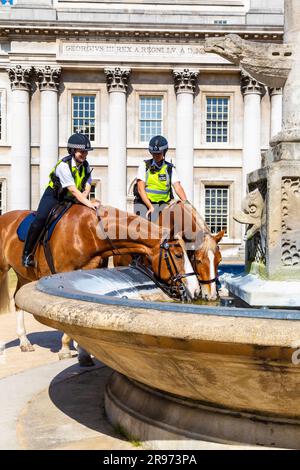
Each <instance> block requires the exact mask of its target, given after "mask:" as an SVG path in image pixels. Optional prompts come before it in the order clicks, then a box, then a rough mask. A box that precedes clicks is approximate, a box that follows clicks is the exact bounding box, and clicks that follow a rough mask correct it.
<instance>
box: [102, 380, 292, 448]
mask: <svg viewBox="0 0 300 470" xmlns="http://www.w3.org/2000/svg"><path fill="white" fill-rule="evenodd" d="M105 410H106V414H107V417H108V419H109V421H110V422H111V423H112V424H113V425H114V426H116V427H118V428H119V429H122V431H123V433H124V434H125V435H126V437H127V438H129V439H130V440H135V441H136V440H139V441H142V442H143V444H144V445H146V446H147V447H150V448H152V449H162V450H165V449H169V450H170V449H181V450H187V449H193V450H194V449H226V448H227V449H228V448H233V447H232V446H234V447H238V446H241V445H243V448H245V445H246V446H248V445H249V446H250V447H251V448H253V447H252V446H264V447H281V448H293V449H294V448H295V449H296V448H297V449H299V448H300V422H298V421H297V422H296V421H294V420H293V421H292V420H290V421H289V420H286V421H285V420H283V419H276V418H274V419H273V418H269V417H264V416H258V415H254V414H253V415H252V414H250V413H240V412H237V411H234V410H229V409H228V410H227V409H218V408H213V407H210V406H206V405H203V404H201V403H199V402H196V401H192V400H186V399H182V398H180V397H178V396H174V395H170V394H167V393H164V392H161V391H159V390H155V389H152V388H150V387H148V386H145V385H142V384H140V383H138V382H135V381H133V380H129V379H128V378H127V377H125V376H123V375H121V374H119V373H114V374H113V375H112V376H111V378H110V381H109V383H108V385H107V388H106V394H105Z"/></svg>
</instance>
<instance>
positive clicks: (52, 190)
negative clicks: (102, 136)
mask: <svg viewBox="0 0 300 470" xmlns="http://www.w3.org/2000/svg"><path fill="white" fill-rule="evenodd" d="M67 148H68V155H67V156H66V157H64V158H63V159H62V160H59V162H58V163H57V164H56V165H55V167H54V168H53V169H52V171H51V172H50V175H49V176H50V181H49V184H48V186H47V188H46V190H45V192H44V194H43V196H42V198H41V200H40V203H39V207H38V209H37V213H36V217H35V220H34V221H33V222H32V224H31V226H30V229H29V232H28V235H27V238H26V241H25V245H24V250H23V258H22V262H23V265H24V266H25V267H26V268H29V267H34V266H35V260H34V252H35V248H36V245H37V242H38V239H39V235H40V234H41V231H42V229H43V228H44V225H45V222H46V220H47V218H48V215H49V213H50V211H51V209H52V208H53V207H54V206H56V205H57V204H58V203H59V202H61V201H64V200H69V201H74V202H79V203H81V204H83V205H85V206H87V207H89V208H90V209H93V210H96V208H97V206H98V205H99V203H93V202H91V201H90V200H89V199H88V196H89V193H90V189H91V171H90V167H89V164H88V162H87V160H86V157H87V154H88V152H89V151H90V150H93V149H92V148H91V143H90V140H89V138H88V137H87V136H86V135H84V134H73V135H71V137H70V138H69V140H68V144H67Z"/></svg>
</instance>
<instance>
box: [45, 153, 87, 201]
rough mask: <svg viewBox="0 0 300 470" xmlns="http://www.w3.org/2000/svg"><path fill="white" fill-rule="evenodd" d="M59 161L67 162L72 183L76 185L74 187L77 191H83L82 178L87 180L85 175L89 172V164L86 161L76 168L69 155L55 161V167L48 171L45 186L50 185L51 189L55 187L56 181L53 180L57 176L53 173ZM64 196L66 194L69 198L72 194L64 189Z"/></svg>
mask: <svg viewBox="0 0 300 470" xmlns="http://www.w3.org/2000/svg"><path fill="white" fill-rule="evenodd" d="M61 162H64V163H68V165H69V168H70V171H71V173H72V176H73V178H74V185H75V186H76V188H77V189H78V190H79V191H83V190H84V187H83V182H84V180H85V182H86V180H87V178H86V177H87V173H89V165H88V163H87V162H86V164H83V165H82V166H81V167H80V169H78V168H77V166H76V165H73V162H74V160H73V158H72V157H71V156H67V157H64V158H62V159H61V160H59V161H58V162H57V164H56V165H55V167H54V168H53V169H52V170H51V171H50V174H49V178H50V181H49V183H48V186H47V187H50V188H52V189H53V188H55V187H56V185H57V182H56V181H55V178H57V180H59V178H58V177H57V176H56V175H55V171H56V168H57V167H58V165H59V164H60V163H61ZM58 184H59V183H58ZM84 186H85V185H84ZM65 196H67V197H69V198H70V197H73V196H72V194H71V193H70V192H69V191H66V194H65Z"/></svg>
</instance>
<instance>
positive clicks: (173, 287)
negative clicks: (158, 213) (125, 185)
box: [96, 208, 197, 301]
mask: <svg viewBox="0 0 300 470" xmlns="http://www.w3.org/2000/svg"><path fill="white" fill-rule="evenodd" d="M96 215H97V219H98V221H99V224H100V227H101V231H102V233H103V234H105V236H106V240H107V241H108V243H109V245H110V247H111V251H112V254H113V256H122V255H124V254H125V253H124V252H122V253H121V252H120V251H119V249H118V248H117V247H116V246H114V244H113V242H112V240H111V238H110V237H109V235H108V234H107V233H106V232H105V230H104V228H103V225H102V219H101V216H100V214H99V212H98V208H97V209H96ZM171 246H181V248H183V247H182V245H181V244H180V242H179V241H178V240H174V241H169V240H168V239H167V238H165V239H164V240H163V241H162V242H161V244H160V247H159V260H158V274H157V275H156V274H155V273H154V272H153V271H152V270H151V269H150V268H149V267H148V266H145V265H144V264H143V263H142V256H145V255H140V254H138V255H134V254H133V253H130V254H131V255H133V261H132V262H131V263H130V266H131V267H134V268H136V269H138V270H139V271H141V272H143V273H144V274H146V276H148V277H149V278H150V279H151V280H152V281H153V282H154V283H155V284H156V285H157V286H158V287H159V288H160V289H161V290H162V291H164V292H165V293H166V294H167V295H169V296H170V297H172V298H177V299H178V297H179V298H180V300H182V301H184V300H188V298H189V295H188V291H187V288H186V286H185V284H184V283H183V282H182V280H183V279H184V278H186V277H188V276H196V275H197V274H196V272H194V271H193V272H191V273H187V274H180V273H179V271H178V268H177V265H176V262H175V260H174V257H173V255H172V252H171V251H170V248H171ZM183 251H184V249H183ZM146 256H147V255H146ZM163 260H164V261H165V262H166V265H167V269H168V271H169V274H170V284H166V283H165V282H163V281H161V279H160V275H161V270H162V261H163ZM150 261H151V260H150Z"/></svg>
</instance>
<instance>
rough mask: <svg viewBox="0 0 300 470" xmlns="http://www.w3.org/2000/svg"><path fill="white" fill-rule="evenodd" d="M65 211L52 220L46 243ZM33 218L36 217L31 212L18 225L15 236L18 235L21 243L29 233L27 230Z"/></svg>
mask: <svg viewBox="0 0 300 470" xmlns="http://www.w3.org/2000/svg"><path fill="white" fill-rule="evenodd" d="M65 212H66V211H62V213H61V214H59V216H58V217H57V219H56V220H54V221H53V222H52V223H51V224H50V228H49V230H48V238H47V241H49V240H50V238H51V235H52V233H53V230H54V229H55V226H56V224H57V222H59V221H60V219H61V218H62V216H63V215H64V213H65ZM35 216H36V213H35V212H31V213H30V214H28V215H27V217H25V219H24V220H23V221H22V222H21V223H20V225H19V227H18V229H17V234H18V237H19V240H20V241H21V242H24V241H25V240H26V237H27V233H28V231H29V228H30V225H31V224H32V222H33V221H34V219H35Z"/></svg>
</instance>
